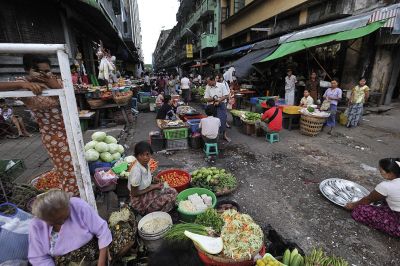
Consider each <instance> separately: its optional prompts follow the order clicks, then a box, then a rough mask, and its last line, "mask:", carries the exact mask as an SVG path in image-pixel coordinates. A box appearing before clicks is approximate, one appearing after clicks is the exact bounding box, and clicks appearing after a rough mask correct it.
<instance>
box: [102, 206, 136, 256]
mask: <svg viewBox="0 0 400 266" xmlns="http://www.w3.org/2000/svg"><path fill="white" fill-rule="evenodd" d="M108 224H109V226H110V228H111V233H112V239H113V241H112V243H111V245H110V247H109V249H110V251H111V254H113V255H115V256H116V255H117V254H118V255H120V256H122V255H123V254H124V253H125V252H126V251H128V250H129V249H130V248H131V247H132V246H133V244H134V243H135V237H136V230H137V227H136V222H135V215H134V214H133V213H132V212H131V211H130V210H129V209H128V208H123V209H121V210H120V211H116V212H113V213H111V215H110V218H109V219H108Z"/></svg>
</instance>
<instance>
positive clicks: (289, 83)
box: [285, 69, 297, 105]
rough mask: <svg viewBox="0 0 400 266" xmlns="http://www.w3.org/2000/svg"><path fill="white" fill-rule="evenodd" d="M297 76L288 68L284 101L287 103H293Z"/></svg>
mask: <svg viewBox="0 0 400 266" xmlns="http://www.w3.org/2000/svg"><path fill="white" fill-rule="evenodd" d="M296 83H297V78H296V76H295V75H293V72H292V70H291V69H288V72H287V76H286V77H285V102H286V104H287V105H294V94H295V90H296Z"/></svg>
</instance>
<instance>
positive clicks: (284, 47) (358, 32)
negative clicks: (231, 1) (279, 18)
mask: <svg viewBox="0 0 400 266" xmlns="http://www.w3.org/2000/svg"><path fill="white" fill-rule="evenodd" d="M385 22H386V21H378V22H374V23H371V24H369V25H367V26H365V27H361V28H358V29H354V30H347V31H342V32H337V33H334V34H329V35H325V36H320V37H315V38H310V39H305V40H299V41H294V42H288V43H283V44H281V45H280V46H279V48H278V49H277V50H276V51H275V52H274V53H273V54H271V55H270V56H268V57H266V58H264V59H263V60H261V61H260V62H266V61H271V60H275V59H278V58H281V57H284V56H286V55H289V54H293V53H296V52H298V51H301V50H304V49H307V48H310V47H314V46H318V45H321V44H325V43H330V42H340V41H346V40H352V39H358V38H361V37H363V36H366V35H368V34H371V33H372V32H374V31H376V30H378V29H379V28H380V27H382V26H383V25H384V24H385Z"/></svg>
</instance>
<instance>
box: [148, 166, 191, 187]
mask: <svg viewBox="0 0 400 266" xmlns="http://www.w3.org/2000/svg"><path fill="white" fill-rule="evenodd" d="M174 172H175V173H177V174H178V175H180V176H181V177H182V178H184V179H185V182H184V184H182V185H180V186H173V185H171V184H170V182H168V180H167V179H166V180H165V181H166V182H167V183H168V185H169V186H170V187H172V188H174V189H176V191H178V192H181V191H183V190H185V189H187V188H188V187H189V184H190V180H191V179H192V177H191V176H190V174H189V173H188V172H186V171H184V170H181V169H168V170H165V171H162V172H160V173H158V175H157V176H156V179H159V180H161V177H162V176H163V175H167V174H171V173H174Z"/></svg>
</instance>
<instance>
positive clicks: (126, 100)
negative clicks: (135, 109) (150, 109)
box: [113, 91, 133, 105]
mask: <svg viewBox="0 0 400 266" xmlns="http://www.w3.org/2000/svg"><path fill="white" fill-rule="evenodd" d="M132 96H133V93H132V91H128V92H127V93H126V95H123V96H114V97H113V98H114V102H115V103H116V104H119V105H125V104H127V103H129V102H130V101H131V99H132Z"/></svg>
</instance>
